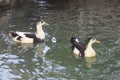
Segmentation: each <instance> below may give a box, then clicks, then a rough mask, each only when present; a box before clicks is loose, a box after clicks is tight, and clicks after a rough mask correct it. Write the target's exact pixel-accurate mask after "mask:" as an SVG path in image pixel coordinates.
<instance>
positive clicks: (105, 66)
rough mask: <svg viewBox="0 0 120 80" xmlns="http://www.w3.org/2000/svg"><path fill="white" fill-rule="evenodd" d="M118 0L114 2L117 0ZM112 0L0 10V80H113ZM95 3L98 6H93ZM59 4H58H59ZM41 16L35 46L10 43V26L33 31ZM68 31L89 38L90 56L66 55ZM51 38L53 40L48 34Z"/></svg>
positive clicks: (119, 15)
mask: <svg viewBox="0 0 120 80" xmlns="http://www.w3.org/2000/svg"><path fill="white" fill-rule="evenodd" d="M118 2H119V1H118ZM118 2H117V0H116V1H113V2H112V1H111V2H106V3H104V2H102V1H94V0H93V1H90V3H91V4H90V3H88V2H86V1H77V0H76V1H74V0H73V1H72V0H71V1H69V0H67V1H66V2H65V1H62V2H61V3H59V4H55V3H54V2H49V0H48V2H46V1H44V2H37V0H36V2H35V3H33V2H32V3H29V4H26V5H24V6H21V7H15V8H12V9H9V10H5V11H3V12H0V76H1V77H0V79H1V80H119V79H120V58H119V55H120V5H119V4H117V3H118ZM98 3H100V4H98ZM61 4H64V6H61ZM41 19H43V20H45V21H46V22H48V23H49V24H50V25H49V26H46V27H44V31H45V33H46V40H45V42H43V43H40V44H16V43H14V42H13V41H12V39H11V38H10V37H9V36H8V32H9V31H10V30H13V31H14V30H17V31H30V32H35V31H36V27H35V25H36V22H38V21H39V20H41ZM72 34H74V35H76V36H77V37H78V38H79V40H80V41H81V42H85V40H86V39H87V38H88V37H92V36H95V37H96V38H97V39H98V40H100V41H101V44H94V45H93V47H94V49H95V51H96V53H97V56H96V57H92V58H76V57H72V56H71V48H70V46H71V44H70V42H69V40H70V38H71V36H72ZM53 37H55V38H56V40H57V41H56V43H53V42H52V41H51V40H52V38H53Z"/></svg>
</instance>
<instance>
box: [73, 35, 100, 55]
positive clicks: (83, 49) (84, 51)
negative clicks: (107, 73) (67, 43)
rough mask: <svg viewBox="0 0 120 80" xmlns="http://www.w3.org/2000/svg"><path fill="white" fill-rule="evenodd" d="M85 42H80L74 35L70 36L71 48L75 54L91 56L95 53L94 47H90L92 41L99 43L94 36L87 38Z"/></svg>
mask: <svg viewBox="0 0 120 80" xmlns="http://www.w3.org/2000/svg"><path fill="white" fill-rule="evenodd" d="M86 43H87V44H86V45H85V44H83V43H81V42H80V41H79V40H78V39H77V38H76V37H74V36H72V37H71V44H72V46H71V49H72V52H73V53H74V54H75V55H78V56H81V57H93V56H95V55H96V53H95V51H94V49H93V48H92V44H93V43H100V42H99V41H97V40H96V39H95V38H89V39H88V40H87V42H86Z"/></svg>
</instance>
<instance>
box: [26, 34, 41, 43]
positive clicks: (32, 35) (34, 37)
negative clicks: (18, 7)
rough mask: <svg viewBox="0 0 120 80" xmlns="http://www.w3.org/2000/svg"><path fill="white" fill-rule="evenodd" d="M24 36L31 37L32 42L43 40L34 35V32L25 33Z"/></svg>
mask: <svg viewBox="0 0 120 80" xmlns="http://www.w3.org/2000/svg"><path fill="white" fill-rule="evenodd" d="M25 36H26V37H28V38H33V39H34V42H42V41H43V40H41V39H40V38H38V37H36V34H32V33H31V34H25Z"/></svg>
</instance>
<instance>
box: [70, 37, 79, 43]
mask: <svg viewBox="0 0 120 80" xmlns="http://www.w3.org/2000/svg"><path fill="white" fill-rule="evenodd" d="M70 42H71V44H74V42H79V40H78V39H77V38H76V37H75V36H72V37H71V40H70Z"/></svg>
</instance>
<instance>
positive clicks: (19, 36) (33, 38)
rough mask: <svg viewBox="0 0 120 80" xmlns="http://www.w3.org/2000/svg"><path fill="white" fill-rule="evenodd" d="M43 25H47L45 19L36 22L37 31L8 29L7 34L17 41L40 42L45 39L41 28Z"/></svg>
mask: <svg viewBox="0 0 120 80" xmlns="http://www.w3.org/2000/svg"><path fill="white" fill-rule="evenodd" d="M43 25H48V24H47V23H46V22H45V21H43V22H38V23H37V26H36V28H37V32H36V33H31V32H19V31H15V32H14V31H10V32H9V35H10V36H11V37H12V38H13V40H14V41H15V42H19V43H34V42H41V41H43V40H44V39H45V34H44V31H43V29H42V26H43Z"/></svg>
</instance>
